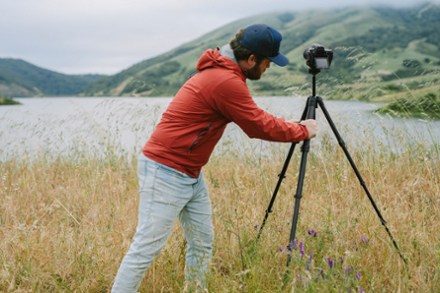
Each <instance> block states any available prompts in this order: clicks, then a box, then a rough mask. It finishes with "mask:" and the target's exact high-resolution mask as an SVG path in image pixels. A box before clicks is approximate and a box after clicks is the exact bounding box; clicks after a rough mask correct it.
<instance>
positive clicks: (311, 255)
mask: <svg viewBox="0 0 440 293" xmlns="http://www.w3.org/2000/svg"><path fill="white" fill-rule="evenodd" d="M312 259H313V253H311V254H310V256H309V260H308V261H307V264H306V270H308V271H310V264H311V262H312Z"/></svg>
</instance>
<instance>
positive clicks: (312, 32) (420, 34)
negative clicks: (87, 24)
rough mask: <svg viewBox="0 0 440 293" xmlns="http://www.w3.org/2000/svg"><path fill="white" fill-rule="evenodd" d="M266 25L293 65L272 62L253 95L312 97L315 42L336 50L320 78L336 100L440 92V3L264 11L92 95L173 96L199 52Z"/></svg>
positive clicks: (106, 82) (108, 80)
mask: <svg viewBox="0 0 440 293" xmlns="http://www.w3.org/2000/svg"><path fill="white" fill-rule="evenodd" d="M251 23H267V24H269V25H272V26H274V27H276V28H278V29H279V30H280V31H281V32H282V34H283V36H284V40H283V43H282V47H281V51H282V52H284V53H285V54H286V55H287V56H288V57H289V59H290V64H289V65H288V66H287V70H286V68H279V67H277V66H272V67H271V68H270V69H269V70H268V71H267V72H266V74H265V76H264V78H263V79H262V80H260V81H257V82H249V85H250V87H251V89H252V92H253V94H254V95H298V94H300V95H307V94H309V93H310V89H309V88H310V82H309V80H310V79H311V78H310V76H309V75H308V73H307V67H306V66H305V60H304V59H303V57H302V55H303V51H304V49H306V48H308V47H309V46H310V45H312V44H314V43H320V44H323V45H325V46H326V47H328V48H331V49H333V50H334V59H333V63H332V67H331V68H330V69H329V70H326V71H325V72H324V71H323V72H322V73H321V74H320V75H319V76H318V78H317V80H318V86H319V89H320V90H321V91H322V93H324V94H326V95H328V96H329V98H334V99H363V100H381V99H386V97H387V96H389V95H393V94H401V93H402V92H404V91H407V90H408V89H411V90H412V91H413V92H419V91H420V92H421V93H423V92H429V91H431V92H432V91H436V90H437V91H438V90H439V81H440V75H439V71H440V50H439V49H440V34H439V33H438V28H440V6H439V5H434V4H425V5H422V6H417V7H413V8H407V9H393V8H387V7H376V8H345V9H338V10H319V11H307V12H285V13H276V14H265V15H258V16H255V17H251V18H247V19H242V20H240V21H236V22H234V23H231V24H229V25H226V26H224V27H221V28H219V29H217V30H214V31H213V32H210V33H209V34H207V35H204V36H202V37H200V38H198V39H196V40H194V41H192V42H189V43H186V44H183V45H182V46H180V47H178V48H176V49H174V50H171V51H169V52H167V53H165V54H163V55H160V56H157V57H155V58H152V59H148V60H144V61H142V62H140V63H138V64H136V65H134V66H132V67H130V68H128V69H126V70H124V71H122V72H120V73H118V74H116V75H113V76H109V77H105V78H103V79H100V80H99V81H97V82H96V83H94V84H92V85H91V87H90V88H89V90H88V91H87V92H86V94H87V95H97V96H108V95H110V96H172V95H173V94H175V92H176V91H177V90H178V89H179V87H180V86H181V85H182V83H183V82H184V81H185V80H186V79H187V78H188V76H190V75H191V74H192V73H193V72H194V70H195V69H194V66H195V63H196V61H197V59H198V57H199V55H200V54H201V53H202V52H203V51H204V50H205V49H207V48H214V47H221V46H222V45H223V44H225V43H227V42H228V41H229V40H230V39H231V37H232V36H233V35H234V33H235V32H236V31H237V30H238V29H239V28H241V27H245V26H246V25H248V24H251Z"/></svg>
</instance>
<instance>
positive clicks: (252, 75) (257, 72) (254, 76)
mask: <svg viewBox="0 0 440 293" xmlns="http://www.w3.org/2000/svg"><path fill="white" fill-rule="evenodd" d="M262 74H263V72H261V69H260V64H259V63H257V64H255V65H254V66H253V67H252V68H250V69H248V70H247V71H246V77H247V78H248V79H250V80H259V79H260V78H261V75H262Z"/></svg>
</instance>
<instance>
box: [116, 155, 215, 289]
mask: <svg viewBox="0 0 440 293" xmlns="http://www.w3.org/2000/svg"><path fill="white" fill-rule="evenodd" d="M138 177H139V193H140V202H139V214H138V225H137V229H136V233H135V235H134V238H133V242H132V244H131V246H130V248H129V250H128V252H127V254H126V255H125V257H124V259H123V260H122V263H121V265H120V267H119V270H118V273H117V275H116V278H115V282H114V284H113V288H112V292H124V293H126V292H136V291H137V290H138V289H139V287H140V284H141V282H142V279H143V277H144V275H145V272H146V271H147V269H148V268H149V267H150V266H151V264H152V262H153V261H154V259H155V258H156V257H157V256H158V254H159V252H160V251H161V249H162V248H163V247H164V245H165V243H166V241H167V240H168V238H169V236H170V233H171V231H172V229H173V226H174V223H175V222H176V219H177V218H179V221H180V224H181V226H182V228H183V232H184V235H185V238H186V241H187V249H186V263H185V283H186V284H191V285H192V286H197V287H198V288H199V289H202V290H203V289H206V288H207V274H208V272H209V261H210V259H211V255H212V242H213V226H212V212H211V202H210V199H209V194H208V189H207V187H206V184H205V181H204V180H203V177H202V175H200V176H199V178H192V177H190V176H188V175H186V174H184V173H182V172H179V171H177V170H175V169H173V168H170V167H167V166H164V165H162V164H159V163H156V162H154V161H152V160H150V159H148V158H146V157H145V156H144V155H143V154H141V155H140V156H139V160H138Z"/></svg>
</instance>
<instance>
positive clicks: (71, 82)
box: [0, 58, 102, 97]
mask: <svg viewBox="0 0 440 293" xmlns="http://www.w3.org/2000/svg"><path fill="white" fill-rule="evenodd" d="M101 77H102V75H92V74H86V75H67V74H62V73H58V72H54V71H51V70H47V69H44V68H41V67H38V66H35V65H33V64H31V63H28V62H26V61H23V60H20V59H11V58H0V94H1V95H4V96H11V97H26V96H75V95H79V94H81V93H83V92H84V91H85V90H86V89H87V88H88V87H89V85H90V84H91V83H93V82H95V81H96V80H98V79H99V78H101Z"/></svg>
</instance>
